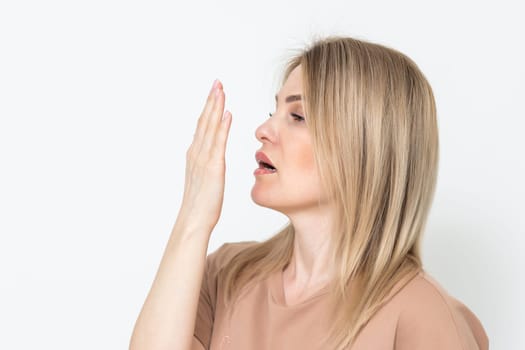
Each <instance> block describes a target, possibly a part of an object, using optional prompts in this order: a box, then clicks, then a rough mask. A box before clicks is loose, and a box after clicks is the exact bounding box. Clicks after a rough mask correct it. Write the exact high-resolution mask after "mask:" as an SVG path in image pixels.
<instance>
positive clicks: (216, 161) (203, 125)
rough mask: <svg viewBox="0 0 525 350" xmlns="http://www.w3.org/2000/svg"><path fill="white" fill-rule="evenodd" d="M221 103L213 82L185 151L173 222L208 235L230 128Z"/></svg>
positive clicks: (217, 208) (217, 207)
mask: <svg viewBox="0 0 525 350" xmlns="http://www.w3.org/2000/svg"><path fill="white" fill-rule="evenodd" d="M224 101H225V95H224V91H223V86H222V83H221V82H220V81H218V80H216V81H215V82H214V85H213V87H212V89H211V91H210V93H209V95H208V99H207V100H206V104H205V105H204V109H203V111H202V113H201V115H200V117H199V120H198V123H197V129H196V131H195V134H194V137H193V142H192V144H191V145H190V147H189V148H188V150H187V152H186V175H185V176H186V178H185V185H184V195H183V199H182V205H181V208H180V212H179V217H178V219H177V220H182V221H183V222H184V225H185V226H187V227H188V226H189V227H190V228H192V229H196V230H206V231H209V233H211V231H212V230H213V228H214V227H215V225H216V224H217V222H218V220H219V217H220V213H221V210H222V203H223V198H224V178H225V172H226V165H225V152H226V140H227V138H228V134H229V130H230V125H231V113H230V112H229V111H226V112H223V111H224Z"/></svg>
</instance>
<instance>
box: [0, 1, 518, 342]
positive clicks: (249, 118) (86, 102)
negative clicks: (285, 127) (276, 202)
mask: <svg viewBox="0 0 525 350" xmlns="http://www.w3.org/2000/svg"><path fill="white" fill-rule="evenodd" d="M521 6H522V5H519V2H518V1H515V2H510V1H500V2H497V3H496V2H480V1H463V2H459V1H440V2H423V1H396V2H392V1H367V2H364V1H359V2H357V1H355V2H354V1H329V0H325V1H322V2H321V1H316V2H307V1H293V2H292V1H289V2H280V1H264V2H262V1H261V2H241V1H238V2H232V1H221V2H211V1H209V2H194V3H190V2H184V3H182V2H180V3H175V2H173V1H116V0H104V1H100V0H94V1H93V0H92V1H56V0H50V1H45V2H44V1H23V0H17V1H9V0H4V1H2V2H1V3H0V348H1V349H34V348H40V349H125V348H127V346H128V343H129V338H130V336H131V333H132V329H133V326H134V323H135V320H136V318H137V316H138V313H139V311H140V308H141V307H142V303H143V302H144V300H145V297H146V295H147V292H148V291H149V288H150V286H151V283H152V281H153V278H154V275H155V273H156V270H157V267H158V264H159V263H160V258H161V256H162V253H163V250H164V247H165V244H166V242H167V239H168V236H169V234H170V231H171V228H172V225H173V223H174V222H175V219H176V216H177V213H178V209H179V205H180V201H181V199H182V190H183V187H184V169H185V152H186V150H187V148H188V147H189V145H190V144H191V141H192V137H193V133H194V130H195V127H196V122H197V118H198V116H199V114H200V112H201V109H202V107H203V105H204V101H205V98H206V96H207V93H208V91H209V88H210V86H211V84H212V82H213V80H214V79H215V78H219V79H220V80H221V81H222V83H223V85H224V90H225V93H226V109H227V110H230V111H231V112H232V115H233V120H232V126H231V130H230V137H229V140H228V145H227V154H226V162H227V170H226V171H227V173H226V191H225V199H224V206H223V210H222V216H221V219H220V221H219V223H218V224H217V226H216V227H215V230H214V232H213V233H212V237H211V240H210V245H209V249H208V252H211V251H214V250H215V249H216V248H218V247H219V246H220V245H222V243H224V242H235V241H243V240H263V239H265V238H268V237H269V236H270V235H272V234H274V233H275V232H277V230H278V229H280V228H281V227H282V226H283V225H284V224H285V223H286V222H287V218H286V217H285V216H284V215H282V214H281V213H279V212H275V211H272V210H270V209H268V208H263V207H260V206H257V205H256V204H254V203H253V201H252V200H251V197H250V190H251V187H252V186H253V183H254V175H253V170H254V169H255V167H256V163H255V160H254V154H255V151H256V150H257V149H258V148H259V147H260V146H261V144H260V143H259V142H258V141H257V139H256V138H255V129H256V128H257V126H259V125H260V124H261V123H262V122H264V120H265V119H266V118H267V117H268V112H272V111H273V110H274V108H275V106H274V97H273V96H274V95H275V93H276V92H277V89H278V86H277V83H278V80H277V78H278V75H279V70H280V69H281V68H282V64H283V63H284V59H286V58H287V57H288V54H290V53H291V50H293V49H298V48H301V47H303V46H304V45H305V44H306V43H308V42H309V40H310V39H311V38H313V37H314V36H324V35H330V34H339V35H350V36H354V37H356V38H358V39H364V40H369V41H372V42H376V43H380V44H383V45H387V46H390V47H393V48H395V49H398V50H400V51H401V52H403V53H405V54H406V55H408V56H409V57H411V58H412V59H413V60H414V61H415V62H416V63H417V64H418V65H419V67H420V69H421V70H422V71H423V73H424V74H425V75H426V77H427V78H428V80H429V82H430V84H431V85H432V87H433V89H434V93H435V97H436V101H437V108H438V123H439V132H440V165H439V166H440V168H439V177H438V183H437V190H436V196H435V200H434V203H433V207H432V210H431V213H430V217H429V221H428V226H427V230H426V232H425V236H424V237H425V238H424V251H423V253H424V264H425V267H426V269H427V271H429V272H430V273H431V274H432V275H433V276H434V277H435V278H436V279H437V280H438V281H439V282H440V283H441V284H442V285H443V286H444V287H445V288H446V289H447V290H448V291H449V293H450V294H452V295H453V296H455V297H456V298H458V299H460V300H461V301H462V302H464V303H465V304H466V305H467V306H468V307H469V308H470V309H471V310H472V311H473V312H474V313H475V314H476V315H477V316H478V317H479V319H480V320H481V321H482V323H483V325H484V327H485V329H486V331H487V333H488V335H489V338H490V343H491V349H516V350H518V349H525V337H524V333H523V331H524V330H525V302H524V300H523V296H524V295H525V281H524V279H525V278H524V277H525V274H524V269H525V258H524V254H523V250H524V246H525V238H524V234H525V225H524V213H525V210H524V209H525V207H524V204H523V198H524V195H525V186H524V184H523V180H524V179H525V166H524V159H523V158H524V157H523V150H525V141H524V131H525V129H524V126H525V123H524V118H525V113H524V104H523V102H524V100H525V88H524V81H525V69H524V64H523V63H524V62H525V50H524V45H523V42H524V40H523V33H525V26H524V24H523V10H522V7H521Z"/></svg>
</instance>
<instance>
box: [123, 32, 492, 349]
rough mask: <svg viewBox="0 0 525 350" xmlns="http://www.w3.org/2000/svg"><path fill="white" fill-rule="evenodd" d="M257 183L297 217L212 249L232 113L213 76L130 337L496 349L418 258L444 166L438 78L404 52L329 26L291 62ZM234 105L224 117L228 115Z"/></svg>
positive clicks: (137, 342)
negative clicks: (431, 79) (177, 205)
mask: <svg viewBox="0 0 525 350" xmlns="http://www.w3.org/2000/svg"><path fill="white" fill-rule="evenodd" d="M283 81H284V83H283V84H282V85H281V90H280V92H279V93H278V94H277V95H276V105H277V109H276V111H275V113H273V114H270V118H268V119H267V120H266V121H265V122H264V123H263V124H262V125H261V126H260V127H259V128H258V129H257V130H256V137H257V139H258V140H259V141H260V142H261V143H262V147H261V148H260V149H259V151H258V152H257V153H256V160H257V162H258V164H259V168H258V169H257V170H256V171H255V173H254V175H255V184H254V186H253V188H252V192H251V196H252V199H253V200H254V202H255V203H257V204H259V205H261V206H265V207H268V208H272V209H274V210H278V211H279V212H281V213H283V214H285V215H286V216H287V217H288V218H289V219H290V222H289V224H288V225H287V226H286V227H284V228H283V229H282V230H280V232H278V233H277V234H275V235H274V236H272V237H271V238H270V239H268V240H266V241H264V242H257V241H244V242H235V243H225V244H223V245H222V246H221V247H220V248H219V249H217V250H216V251H214V252H213V253H211V254H210V255H208V256H206V252H207V247H208V242H209V237H210V234H211V232H212V230H213V228H214V227H215V225H216V223H217V221H218V219H219V216H220V211H221V208H222V200H223V193H224V173H225V161H224V153H225V147H226V139H227V134H228V132H229V128H230V125H231V114H230V113H229V112H228V111H226V112H225V113H224V114H223V109H224V98H225V97H224V91H223V89H222V85H221V83H220V82H216V84H215V86H214V88H213V89H212V92H211V93H210V96H209V97H208V101H207V103H206V106H205V108H204V111H203V113H202V114H201V116H200V118H199V121H198V126H197V131H196V133H195V135H194V140H193V143H192V145H191V146H190V148H189V149H188V152H187V165H186V166H187V168H186V186H185V190H184V197H183V201H182V205H181V209H180V212H179V216H178V217H177V221H176V223H175V226H174V228H173V231H172V234H171V236H170V239H169V242H168V244H167V247H166V251H165V253H164V256H163V259H162V262H161V265H160V267H159V271H158V273H157V276H156V278H155V281H154V283H153V286H152V288H151V290H150V293H149V295H148V297H147V299H146V301H145V303H144V306H143V308H142V310H141V313H140V315H139V318H138V320H137V323H136V325H135V329H134V332H133V335H132V339H131V345H130V348H131V349H161V348H162V349H185V350H187V349H194V350H196V349H213V350H215V349H217V350H220V349H224V350H226V349H227V350H234V349H235V350H237V349H251V350H253V349H353V350H358V349H366V350H369V349H430V350H432V349H436V350H437V349H463V350H465V349H469V350H470V349H488V338H487V335H486V333H485V331H484V329H483V326H482V325H481V323H480V321H479V320H478V319H477V317H476V316H475V315H474V314H473V313H472V312H471V311H470V310H469V309H468V308H467V307H466V306H465V305H463V304H462V303H461V302H460V301H458V300H457V299H455V298H453V297H452V296H450V295H449V294H448V293H447V292H446V291H445V290H444V289H443V288H442V287H441V286H440V285H439V284H438V283H437V282H436V281H435V280H433V279H432V277H431V276H429V275H428V274H427V273H426V272H425V271H424V269H423V267H422V262H421V253H420V242H421V237H422V233H423V231H424V228H425V223H426V220H427V216H428V213H429V210H430V207H431V202H432V199H433V195H434V189H435V184H436V179H437V169H438V129H437V120H436V109H435V102H434V97H433V94H432V89H431V87H430V85H429V84H428V82H427V80H426V79H425V77H424V76H423V74H422V73H421V72H420V70H419V69H418V67H417V66H416V64H415V63H414V62H413V61H412V60H411V59H409V58H408V57H406V56H405V55H403V54H402V53H400V52H398V51H396V50H393V49H390V48H387V47H384V46H381V45H378V44H373V43H368V42H365V41H361V40H356V39H353V38H348V37H337V36H332V37H328V38H325V39H320V40H317V41H315V42H314V43H313V44H311V45H310V47H308V48H306V49H305V50H304V51H303V52H300V53H299V54H297V55H296V56H295V57H293V58H292V59H291V60H290V61H289V62H288V65H287V66H286V69H285V72H284V77H283ZM221 116H223V118H221Z"/></svg>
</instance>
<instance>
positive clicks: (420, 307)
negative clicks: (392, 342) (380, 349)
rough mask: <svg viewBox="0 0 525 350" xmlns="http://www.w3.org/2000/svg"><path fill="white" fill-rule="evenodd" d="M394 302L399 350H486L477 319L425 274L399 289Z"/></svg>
mask: <svg viewBox="0 0 525 350" xmlns="http://www.w3.org/2000/svg"><path fill="white" fill-rule="evenodd" d="M394 299H395V303H396V304H398V306H399V318H398V324H397V330H396V343H397V342H399V343H400V344H403V345H404V346H400V347H399V348H400V349H403V348H406V349H412V348H414V349H416V348H419V346H424V347H426V348H428V349H434V348H436V349H438V348H443V349H444V348H446V349H462V350H470V349H488V338H487V335H486V333H485V330H484V329H483V326H482V325H481V322H480V321H479V319H478V318H477V317H476V316H475V315H474V313H473V312H472V311H471V310H470V309H469V308H468V307H467V306H465V305H464V304H463V303H462V302H461V301H459V300H457V299H456V298H454V297H453V296H451V295H450V294H449V293H448V292H447V291H446V290H445V289H444V288H443V287H442V286H441V285H440V284H439V283H438V282H437V281H436V280H435V279H434V278H433V277H432V276H430V275H429V274H428V273H427V272H426V271H424V270H422V271H421V272H420V273H419V274H418V275H417V276H416V277H415V278H413V279H412V280H411V281H410V282H408V283H407V284H406V285H405V286H404V287H403V288H401V290H400V291H399V293H397V295H396V296H395V297H394ZM392 302H394V300H392Z"/></svg>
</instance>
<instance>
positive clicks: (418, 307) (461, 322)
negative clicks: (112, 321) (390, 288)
mask: <svg viewBox="0 0 525 350" xmlns="http://www.w3.org/2000/svg"><path fill="white" fill-rule="evenodd" d="M255 242H256V241H243V242H233V243H224V244H223V245H222V246H221V247H219V248H218V249H217V250H215V251H214V252H212V253H210V254H209V255H208V257H207V263H206V270H205V274H204V277H203V283H202V288H201V293H200V299H199V305H198V310H197V319H196V323H195V332H194V335H195V337H196V338H197V339H199V340H200V342H201V343H202V344H203V345H204V348H205V349H210V350H281V349H282V350H285V349H286V350H293V349H301V350H310V349H311V350H314V349H326V348H325V347H323V344H320V342H319V339H320V338H321V335H325V334H326V332H327V329H328V327H327V325H328V324H329V322H330V318H329V315H327V314H326V312H325V311H326V309H327V308H326V305H327V304H326V301H327V299H326V298H323V296H325V295H326V294H327V292H328V290H327V289H321V290H319V291H318V292H317V293H315V294H314V295H312V296H310V297H309V298H308V299H307V300H304V301H303V302H301V303H299V304H296V305H290V306H287V305H286V303H285V298H284V289H283V280H282V272H280V273H275V274H273V275H272V276H270V277H269V278H268V279H266V280H265V281H262V282H260V283H258V284H257V285H254V287H253V288H250V289H248V290H247V291H245V292H244V293H243V294H242V296H241V298H240V299H239V301H238V303H237V304H236V305H235V311H234V313H233V316H232V319H231V322H228V321H227V319H226V315H225V309H224V305H223V303H222V291H223V289H222V285H221V281H220V280H217V278H216V277H217V273H218V271H219V270H220V269H221V267H222V266H224V264H225V263H226V262H227V261H228V259H231V258H232V257H233V255H235V253H236V252H238V251H239V250H241V249H243V248H244V247H247V246H248V245H249V244H253V243H255ZM385 349H396V350H403V349H407V350H408V349H409V350H416V349H421V350H423V349H424V350H438V349H439V350H443V349H447V350H456V349H457V350H474V349H482V350H485V349H488V338H487V335H486V333H485V330H484V329H483V326H482V325H481V323H480V321H479V320H478V318H477V317H476V316H475V315H474V314H473V313H472V312H471V311H470V310H469V309H468V308H467V307H466V306H465V305H464V304H462V303H461V302H460V301H458V300H457V299H455V298H453V297H452V296H450V295H449V294H448V293H447V292H446V291H445V290H444V289H443V288H442V287H441V286H440V285H439V284H438V283H437V282H436V281H435V280H434V279H433V278H432V277H430V276H429V275H428V274H427V273H426V272H425V271H424V270H422V271H421V272H420V273H419V274H418V275H417V276H416V277H415V278H414V279H412V280H411V281H410V282H408V283H407V284H406V285H405V286H404V287H403V288H401V289H400V290H399V291H398V292H397V293H394V294H393V296H391V297H390V299H389V300H388V301H387V302H386V303H385V304H384V305H383V306H382V307H381V309H379V311H378V312H377V313H376V314H375V315H374V316H373V317H372V318H371V319H370V321H369V322H368V324H367V325H366V326H365V327H364V328H363V329H362V330H361V332H360V333H359V335H358V337H357V339H356V342H355V344H354V345H353V346H352V349H351V350H385Z"/></svg>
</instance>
